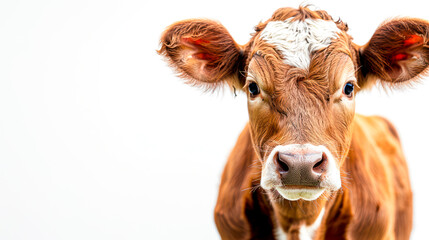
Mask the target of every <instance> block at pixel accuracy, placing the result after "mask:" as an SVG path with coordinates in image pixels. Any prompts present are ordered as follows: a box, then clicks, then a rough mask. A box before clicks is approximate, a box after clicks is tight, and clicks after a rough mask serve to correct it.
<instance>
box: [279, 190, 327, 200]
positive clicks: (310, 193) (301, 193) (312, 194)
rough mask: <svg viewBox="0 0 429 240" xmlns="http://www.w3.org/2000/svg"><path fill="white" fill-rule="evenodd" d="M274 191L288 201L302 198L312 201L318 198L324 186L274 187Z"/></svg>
mask: <svg viewBox="0 0 429 240" xmlns="http://www.w3.org/2000/svg"><path fill="white" fill-rule="evenodd" d="M275 189H276V191H277V192H278V193H279V194H280V195H281V196H282V197H283V198H285V199H287V200H289V201H297V200H299V199H303V200H306V201H313V200H316V199H318V198H319V197H320V196H321V195H322V194H323V193H324V192H325V189H324V188H308V187H306V188H295V187H294V188H289V187H288V188H285V187H276V188H275Z"/></svg>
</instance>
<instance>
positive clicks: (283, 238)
mask: <svg viewBox="0 0 429 240" xmlns="http://www.w3.org/2000/svg"><path fill="white" fill-rule="evenodd" d="M275 238H276V240H287V235H286V233H285V231H283V229H282V228H281V227H277V229H276V232H275Z"/></svg>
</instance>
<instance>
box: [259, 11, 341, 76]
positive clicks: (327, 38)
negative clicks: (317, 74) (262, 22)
mask: <svg viewBox="0 0 429 240" xmlns="http://www.w3.org/2000/svg"><path fill="white" fill-rule="evenodd" d="M339 32H340V29H339V28H338V27H337V25H336V24H335V23H334V22H333V21H326V20H321V19H305V20H304V21H291V19H287V20H286V21H272V22H269V23H268V24H267V26H266V27H265V28H264V30H262V32H261V35H260V37H261V39H263V40H265V41H266V42H267V43H269V44H272V45H274V46H275V47H276V49H277V50H279V51H280V52H281V53H282V54H283V58H284V63H286V64H288V65H291V66H294V67H298V68H301V69H308V67H309V66H310V56H311V53H313V52H314V51H317V50H320V49H322V48H325V47H327V46H329V45H330V44H331V40H332V39H334V38H337V37H338V34H337V33H339Z"/></svg>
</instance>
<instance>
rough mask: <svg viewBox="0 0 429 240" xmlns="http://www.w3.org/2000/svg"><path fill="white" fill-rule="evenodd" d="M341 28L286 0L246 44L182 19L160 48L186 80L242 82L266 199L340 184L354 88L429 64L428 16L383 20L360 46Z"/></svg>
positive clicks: (401, 77) (306, 194)
mask: <svg viewBox="0 0 429 240" xmlns="http://www.w3.org/2000/svg"><path fill="white" fill-rule="evenodd" d="M346 31H347V26H346V25H345V24H344V23H342V22H340V21H339V22H334V21H333V20H332V18H331V17H330V16H329V15H328V14H327V13H326V12H324V11H311V10H309V9H307V8H304V7H301V8H299V9H291V8H283V9H279V10H277V11H276V12H275V13H274V14H273V16H272V18H270V19H269V20H268V21H266V22H265V23H261V24H259V25H258V26H257V27H256V33H255V34H254V35H253V37H252V39H251V40H250V42H249V43H247V44H246V45H244V46H239V45H237V44H236V43H235V42H234V40H233V39H232V38H231V36H230V35H229V33H228V32H227V31H226V29H225V28H224V27H223V26H222V25H220V24H219V23H216V22H212V21H208V20H186V21H182V22H178V23H176V24H173V25H172V26H170V27H169V28H168V29H167V30H166V31H165V32H164V34H163V36H162V38H161V44H162V47H161V50H160V53H161V54H163V55H164V56H166V57H167V59H168V60H169V62H170V64H171V65H172V67H174V68H175V69H176V70H177V71H178V72H179V74H181V76H182V77H184V78H186V79H188V80H190V82H191V83H192V84H197V85H202V86H205V87H208V88H211V89H213V88H215V87H217V86H218V85H219V84H222V83H228V84H229V85H230V86H232V87H233V88H235V89H243V91H244V92H245V93H246V94H247V98H248V110H249V120H250V131H251V136H252V141H253V144H254V147H255V151H256V152H257V154H258V156H259V159H260V161H261V164H262V173H261V186H262V188H264V189H266V190H267V191H268V192H269V193H270V194H271V196H273V198H272V199H282V198H286V199H288V200H298V199H304V200H315V199H317V198H319V197H320V196H322V194H324V193H329V192H330V191H335V190H337V189H339V188H340V187H341V185H342V184H341V177H340V176H341V174H340V173H341V170H340V169H341V166H342V164H343V163H344V161H345V160H346V155H347V153H348V150H349V146H350V141H351V132H352V127H353V117H354V108H355V94H356V91H357V90H358V89H359V88H364V87H368V86H370V85H372V84H371V83H373V82H375V80H378V79H379V80H381V82H384V83H387V84H397V83H399V82H405V81H408V80H411V79H415V78H418V77H419V76H422V74H423V73H425V72H427V71H425V69H427V66H428V64H429V47H428V45H427V41H428V38H429V24H428V23H427V22H426V21H424V20H419V19H408V18H407V19H394V20H391V21H389V22H385V23H384V24H383V25H381V26H380V27H379V29H377V31H376V32H375V33H374V35H373V37H372V38H371V40H370V41H369V42H368V43H367V44H366V45H365V46H363V47H359V46H357V45H355V44H353V43H352V42H351V37H350V36H349V35H348V34H347V33H346ZM276 196H277V198H276Z"/></svg>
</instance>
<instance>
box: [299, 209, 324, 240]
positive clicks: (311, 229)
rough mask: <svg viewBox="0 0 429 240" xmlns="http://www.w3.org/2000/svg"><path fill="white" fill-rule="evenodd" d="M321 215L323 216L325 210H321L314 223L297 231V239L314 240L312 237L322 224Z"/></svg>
mask: <svg viewBox="0 0 429 240" xmlns="http://www.w3.org/2000/svg"><path fill="white" fill-rule="evenodd" d="M323 215H325V209H324V208H323V209H322V211H320V213H319V216H318V217H317V219H316V221H315V222H314V223H313V224H311V225H310V226H306V225H303V226H301V228H300V229H299V239H300V240H311V239H313V238H314V235H315V234H316V231H317V229H318V228H319V227H320V224H321V223H322V219H323Z"/></svg>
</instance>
